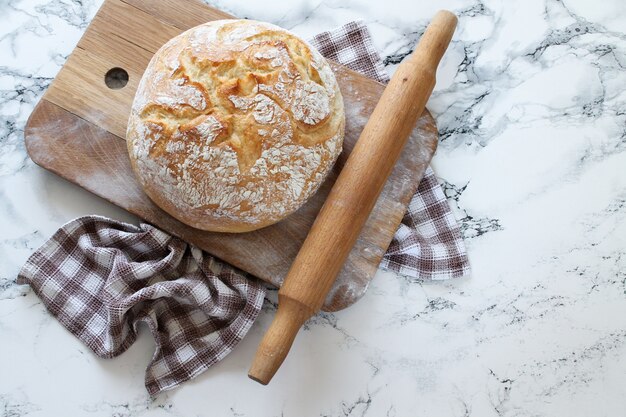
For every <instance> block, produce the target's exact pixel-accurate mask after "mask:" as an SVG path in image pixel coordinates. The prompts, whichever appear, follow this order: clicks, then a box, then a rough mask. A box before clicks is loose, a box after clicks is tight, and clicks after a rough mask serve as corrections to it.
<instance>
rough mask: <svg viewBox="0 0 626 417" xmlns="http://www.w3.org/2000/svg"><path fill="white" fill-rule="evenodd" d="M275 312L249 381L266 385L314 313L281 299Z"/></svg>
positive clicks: (291, 301)
mask: <svg viewBox="0 0 626 417" xmlns="http://www.w3.org/2000/svg"><path fill="white" fill-rule="evenodd" d="M278 300H279V301H278V311H277V312H276V315H275V316H274V320H273V321H272V324H271V325H270V327H269V329H268V330H267V333H265V336H263V340H261V344H260V345H259V348H258V349H257V352H256V356H255V357H254V362H253V363H252V367H251V368H250V370H249V371H248V377H250V379H252V380H254V381H256V382H259V383H261V384H263V385H267V384H268V383H269V382H270V380H271V379H272V377H273V376H274V374H275V373H276V371H277V370H278V368H280V365H282V363H283V361H284V360H285V357H286V356H287V353H289V349H291V345H292V344H293V341H294V339H295V338H296V335H297V334H298V330H300V328H301V327H302V325H303V324H304V322H306V321H307V320H308V319H309V318H310V317H311V316H312V315H313V314H314V313H315V312H314V311H313V310H311V309H310V308H309V307H307V306H305V305H304V304H302V303H300V302H299V301H297V300H294V299H292V298H289V297H285V296H283V295H280V294H279V296H278Z"/></svg>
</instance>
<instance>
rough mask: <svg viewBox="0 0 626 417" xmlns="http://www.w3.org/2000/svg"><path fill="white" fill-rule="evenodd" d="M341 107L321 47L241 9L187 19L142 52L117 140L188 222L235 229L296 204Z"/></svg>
mask: <svg viewBox="0 0 626 417" xmlns="http://www.w3.org/2000/svg"><path fill="white" fill-rule="evenodd" d="M344 124H345V116H344V109H343V101H342V98H341V93H340V92H339V87H338V86H337V82H336V80H335V78H334V75H333V74H332V71H331V70H330V67H329V66H328V63H327V62H326V61H325V60H324V58H322V57H321V55H320V54H319V53H318V52H317V51H315V50H313V49H312V48H311V47H310V46H309V45H307V44H306V43H305V42H303V41H302V40H300V39H299V38H298V37H296V36H295V35H293V34H291V33H289V32H287V31H285V30H283V29H280V28H278V27H276V26H273V25H270V24H267V23H261V22H255V21H249V20H221V21H215V22H210V23H207V24H204V25H200V26H197V27H195V28H193V29H190V30H188V31H187V32H185V33H183V34H181V35H179V36H177V37H175V38H174V39H172V40H170V41H169V42H168V43H167V44H165V45H164V46H163V47H162V48H161V49H160V50H159V51H158V52H157V53H156V54H155V55H154V57H153V58H152V61H151V62H150V64H149V65H148V68H147V69H146V72H145V73H144V76H143V78H142V80H141V82H140V85H139V88H138V90H137V93H136V96H135V101H134V103H133V107H132V111H131V115H130V119H129V124H128V131H127V143H128V150H129V154H130V159H131V164H132V166H133V169H134V171H135V173H136V174H137V177H138V178H139V181H140V182H141V184H142V186H143V187H144V190H145V191H146V193H147V194H148V196H150V198H151V199H152V200H153V201H154V202H155V203H156V204H157V205H159V206H160V207H161V208H163V209H164V210H165V211H167V212H168V213H169V214H171V215H172V216H174V217H176V218H177V219H179V220H181V221H182V222H184V223H186V224H189V225H191V226H194V227H197V228H199V229H204V230H210V231H222V232H244V231H250V230H255V229H258V228H261V227H264V226H268V225H270V224H273V223H275V222H277V221H279V220H281V219H282V218H284V217H286V216H287V215H289V214H290V213H292V212H294V211H295V210H297V209H298V208H299V207H300V206H301V205H302V204H303V203H304V202H305V201H306V200H307V199H308V198H309V197H310V196H311V195H312V194H313V193H314V192H315V191H316V190H317V188H318V187H319V185H320V184H321V182H322V181H323V180H324V178H325V177H326V175H327V174H328V172H329V171H330V169H331V168H332V165H333V163H334V162H335V160H336V158H337V156H338V155H339V153H340V152H341V145H342V141H343V130H344Z"/></svg>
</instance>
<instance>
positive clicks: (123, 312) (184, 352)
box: [18, 216, 265, 395]
mask: <svg viewBox="0 0 626 417" xmlns="http://www.w3.org/2000/svg"><path fill="white" fill-rule="evenodd" d="M18 283H21V284H29V285H30V286H31V287H32V288H33V290H34V292H35V293H36V294H37V295H38V296H39V298H41V300H42V302H43V303H44V305H45V306H46V308H47V309H48V310H49V311H50V313H51V314H52V315H53V316H54V317H55V318H56V319H57V320H58V321H59V322H60V323H61V324H62V325H63V326H65V327H66V328H67V329H68V330H69V331H70V332H71V333H73V334H74V335H75V336H76V337H77V338H78V339H80V340H81V341H82V342H83V343H84V344H86V345H87V346H88V347H89V348H90V349H91V350H93V351H94V353H96V354H97V355H98V356H100V357H103V358H112V357H115V356H117V355H119V354H121V353H122V352H124V351H125V350H126V349H128V348H129V347H130V345H132V344H133V342H134V341H135V339H136V337H137V326H138V324H139V323H140V322H145V323H146V324H147V325H148V327H149V328H150V330H151V332H152V336H153V337H154V339H155V341H156V345H157V349H156V352H155V354H154V357H153V359H152V361H151V362H150V364H149V366H148V369H147V371H146V388H147V389H148V391H149V392H150V393H151V394H153V395H154V394H157V393H158V392H160V391H163V390H166V389H169V388H172V387H174V386H176V385H178V384H179V383H181V382H183V381H186V380H188V379H190V378H193V377H194V376H196V375H198V374H199V373H201V372H202V371H204V370H206V369H208V368H209V367H210V366H211V365H213V364H214V363H216V362H218V361H219V360H221V359H222V358H224V357H225V356H226V355H227V354H228V353H229V352H230V351H231V350H232V349H233V348H234V347H235V346H236V345H237V343H239V341H240V340H241V339H242V338H243V336H245V334H246V333H247V332H248V330H249V328H250V326H251V325H252V323H254V320H255V319H256V317H257V316H258V314H259V311H260V309H261V306H262V304H263V299H264V295H265V288H264V286H263V285H262V284H261V283H260V282H259V281H258V280H256V279H254V278H251V277H246V276H245V274H243V273H242V272H241V271H238V270H236V269H234V268H232V267H230V266H228V265H226V264H224V263H223V262H221V261H218V260H216V259H215V258H213V257H212V256H210V255H208V254H206V253H204V252H202V251H201V250H199V249H197V248H195V247H193V246H191V245H189V244H187V243H185V242H184V241H182V240H181V239H178V238H175V237H172V236H169V235H168V234H166V233H164V232H162V231H160V230H158V229H156V228H154V227H152V226H150V225H147V224H142V225H140V226H139V227H136V226H133V225H130V224H126V223H121V222H117V221H114V220H111V219H107V218H104V217H99V216H87V217H81V218H78V219H75V220H72V221H71V222H69V223H67V224H65V225H64V226H63V227H61V228H60V229H59V230H58V231H57V232H56V233H55V234H54V235H53V236H52V237H51V238H50V240H48V242H46V243H45V244H44V245H43V246H42V247H41V248H39V249H38V250H37V251H35V253H33V254H32V255H31V256H30V258H29V259H28V260H27V261H26V264H25V265H24V266H23V268H22V270H21V271H20V274H19V276H18Z"/></svg>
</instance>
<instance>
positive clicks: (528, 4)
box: [0, 0, 626, 417]
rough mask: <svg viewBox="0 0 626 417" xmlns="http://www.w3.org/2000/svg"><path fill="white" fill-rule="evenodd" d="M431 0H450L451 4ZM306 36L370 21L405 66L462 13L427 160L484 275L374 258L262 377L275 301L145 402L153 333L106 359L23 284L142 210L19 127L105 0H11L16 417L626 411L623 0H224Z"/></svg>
mask: <svg viewBox="0 0 626 417" xmlns="http://www.w3.org/2000/svg"><path fill="white" fill-rule="evenodd" d="M435 3H436V4H435ZM213 4H214V5H215V6H217V7H220V8H222V9H224V10H226V11H229V12H231V13H233V14H235V15H238V16H241V17H249V18H255V19H259V20H267V21H270V22H273V23H276V24H278V25H281V26H283V27H286V28H289V29H292V30H294V31H295V32H296V33H298V34H300V35H302V36H303V37H310V36H311V35H313V34H315V33H317V32H320V31H323V30H327V29H331V28H334V27H336V26H338V25H340V24H342V23H345V22H347V21H349V20H353V19H359V18H360V19H364V20H365V22H366V23H367V25H368V27H369V28H370V29H371V31H372V33H373V37H374V43H375V46H376V47H377V48H379V50H380V51H381V53H382V54H383V56H385V62H386V63H387V64H388V67H389V69H390V70H393V67H394V64H395V63H397V62H399V61H400V60H401V59H402V57H404V56H405V54H406V53H407V52H408V51H409V49H410V48H411V47H412V45H414V43H416V41H417V39H418V36H419V33H421V31H422V30H423V28H424V26H425V24H426V22H427V19H428V18H429V17H430V16H432V15H433V14H434V12H435V11H436V9H438V8H449V9H451V10H453V11H455V12H456V13H457V14H458V15H459V16H460V21H459V29H458V31H457V33H456V35H455V38H454V40H453V44H452V45H451V47H450V49H449V51H448V53H447V55H446V56H445V58H444V62H443V65H442V67H441V69H440V71H439V83H438V85H437V88H436V91H435V94H434V95H433V97H432V99H431V100H430V102H429V105H428V107H429V108H430V110H431V111H432V112H433V114H434V115H435V117H436V119H437V122H438V126H439V132H440V136H441V144H440V147H439V150H438V152H437V155H436V156H435V159H434V161H433V167H434V169H435V171H436V172H437V175H438V176H439V177H440V178H441V180H442V181H443V182H444V184H445V187H446V191H447V193H448V195H449V197H450V199H451V202H452V204H453V205H454V206H455V211H456V214H457V216H458V218H459V219H460V220H461V222H462V225H463V231H464V235H465V237H466V243H467V246H468V251H469V256H470V260H471V263H472V267H473V276H472V277H471V278H469V279H463V280H458V281H454V282H448V283H444V284H422V283H419V282H411V281H410V280H407V279H403V278H400V277H397V276H395V275H393V274H390V273H382V272H381V273H379V274H378V276H377V277H376V278H375V279H374V281H373V283H372V285H371V287H370V289H369V291H368V293H367V294H366V296H365V297H364V298H363V299H362V300H361V301H359V302H358V303H357V304H356V305H354V306H353V307H351V308H349V309H347V310H345V311H342V312H339V313H336V314H324V315H322V316H319V317H317V318H315V319H314V320H312V322H311V323H310V325H309V326H307V329H306V330H305V331H303V332H301V334H300V335H299V337H298V339H297V340H296V343H295V345H294V347H293V349H292V352H291V354H290V356H289V358H288V359H287V361H286V363H285V364H284V366H283V367H282V369H281V370H280V371H279V373H278V374H277V376H276V377H275V379H274V380H273V381H272V383H271V384H270V385H269V386H267V387H263V386H261V385H259V384H257V383H254V382H252V381H251V380H249V379H248V378H247V377H246V371H247V368H248V365H249V363H250V360H251V358H252V356H253V353H254V350H255V348H256V346H257V344H258V342H259V340H260V338H261V336H262V333H263V329H265V328H266V327H267V326H268V325H269V320H270V319H271V312H269V311H264V312H263V313H262V314H261V317H260V319H259V320H258V322H257V323H256V324H255V326H254V328H253V329H252V330H251V332H250V334H249V335H248V337H246V338H245V340H244V341H243V342H242V343H241V344H240V345H239V346H238V348H237V349H235V351H234V352H233V353H232V354H231V355H230V356H228V357H227V358H226V359H225V360H223V361H222V362H221V363H219V364H218V365H216V366H215V367H213V368H211V369H210V370H209V371H207V372H206V373H204V374H203V375H202V376H200V377H199V378H197V379H196V380H194V381H192V382H189V383H187V384H185V385H184V386H182V387H181V388H179V389H177V390H174V391H171V392H168V393H165V394H162V395H161V396H159V397H158V398H157V399H156V400H155V401H151V400H150V398H149V397H148V395H147V393H146V391H145V389H144V386H143V377H144V375H143V374H144V370H145V367H146V365H147V363H148V361H149V360H150V357H151V354H152V351H153V348H154V345H153V342H152V340H151V337H150V335H149V333H148V332H147V331H146V330H145V329H144V331H142V332H141V335H140V338H139V340H138V342H137V343H136V344H135V345H133V346H132V348H131V349H130V350H129V351H128V352H126V353H124V354H123V355H122V356H120V357H118V358H116V359H112V360H103V359H99V358H97V357H96V356H95V355H94V354H93V353H91V351H89V350H88V348H86V347H85V346H83V345H82V344H81V343H80V342H78V341H77V340H76V339H75V338H74V337H73V336H71V335H70V334H69V333H68V332H67V331H65V330H64V329H63V328H62V327H61V326H60V325H59V324H58V323H57V322H56V321H55V320H54V319H53V318H51V317H50V316H49V315H48V314H47V313H46V311H45V310H44V308H43V306H42V305H41V303H40V302H39V300H38V298H37V297H36V296H34V295H33V294H32V293H31V292H30V291H29V290H28V288H27V287H23V286H18V285H16V284H15V282H14V279H15V276H16V274H17V271H18V269H19V267H20V266H21V264H22V263H23V262H24V261H25V259H26V257H27V256H28V255H29V254H30V253H31V252H32V251H33V250H34V249H35V248H37V247H38V246H39V245H40V244H41V243H42V242H43V241H44V240H45V239H46V238H47V237H48V236H49V235H50V234H51V233H52V232H53V231H54V230H56V228H57V227H59V226H60V225H61V224H62V223H64V222H65V221H67V220H70V219H72V218H74V217H77V216H80V215H83V214H93V213H97V214H103V215H106V216H110V217H113V218H116V219H121V220H129V221H135V219H133V218H132V217H131V216H130V215H128V214H127V213H125V212H123V211H122V210H120V209H117V208H115V207H113V206H111V205H109V204H107V203H105V202H104V201H102V200H101V199H99V198H97V197H95V196H92V195H90V194H89V193H87V192H86V191H83V190H81V189H80V188H78V187H76V186H74V185H72V184H69V183H67V182H65V181H64V180H62V179H60V178H58V177H56V176H55V175H53V174H51V173H48V172H46V171H44V170H42V169H40V168H38V167H37V166H35V165H34V164H33V163H32V162H31V161H30V160H29V159H28V157H27V155H26V152H25V150H24V144H23V128H24V124H25V122H26V119H27V117H28V115H29V114H30V112H31V110H32V108H33V106H34V105H35V104H36V102H37V100H38V99H39V98H40V97H41V95H42V93H43V92H44V90H45V88H46V87H47V86H48V84H49V83H50V81H51V80H52V79H53V78H54V76H55V74H56V73H57V71H58V70H59V69H60V67H61V65H63V62H64V61H65V59H66V58H67V56H68V55H69V54H70V52H71V51H72V49H73V48H74V46H75V44H76V42H77V41H78V39H79V37H80V36H81V34H82V33H83V31H84V30H85V28H86V26H87V25H88V24H89V21H90V19H91V18H92V17H93V15H94V14H95V12H96V10H97V8H98V7H99V5H100V0H82V1H81V0H3V1H2V2H0V90H1V98H0V100H1V105H0V414H1V415H2V416H12V417H13V416H78V415H87V416H131V415H132V416H140V415H163V416H165V415H167V416H170V415H171V416H200V415H210V416H257V417H258V416H299V417H304V416H400V417H403V416H421V415H423V416H481V417H485V416H492V415H503V416H543V415H545V416H569V417H571V416H591V415H593V416H624V413H626V34H625V33H626V3H624V2H623V0H608V1H604V2H591V1H589V0H560V1H559V0H530V1H524V2H509V1H504V0H500V1H498V0H486V1H481V0H446V1H443V2H429V3H427V2H417V1H411V0H402V1H396V2H392V1H387V2H382V1H378V2H374V1H366V0H348V1H342V2H340V1H334V0H292V1H289V2H286V1H285V2H280V1H277V0H272V1H263V2H255V1H249V0H230V1H227V0H219V1H215V2H214V3H213Z"/></svg>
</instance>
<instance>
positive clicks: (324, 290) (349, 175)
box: [248, 11, 457, 384]
mask: <svg viewBox="0 0 626 417" xmlns="http://www.w3.org/2000/svg"><path fill="white" fill-rule="evenodd" d="M456 21H457V19H456V16H454V14H452V13H450V12H448V11H440V12H438V13H437V14H436V15H435V17H434V18H433V20H432V22H431V24H430V25H429V26H428V28H427V29H426V32H425V33H424V35H423V36H422V39H421V40H420V42H419V44H418V45H417V47H416V48H415V51H414V52H413V54H412V56H410V57H409V58H408V59H406V60H405V62H403V63H402V64H401V65H400V66H399V67H398V69H397V70H396V73H395V74H394V76H393V78H392V79H391V81H390V82H389V84H388V85H387V88H386V89H385V91H384V92H383V95H382V96H381V98H380V101H379V102H378V104H377V105H376V108H375V109H374V112H373V113H372V115H371V117H370V119H369V120H368V122H367V124H366V125H365V128H364V129H363V131H362V132H361V136H360V137H359V140H358V141H357V143H356V145H355V147H354V149H353V150H352V153H351V154H350V156H349V157H348V160H347V161H346V164H345V165H344V167H343V169H342V170H341V173H340V174H339V177H338V178H337V181H336V182H335V185H334V186H333V188H332V190H331V192H330V194H329V195H328V198H327V199H326V202H325V203H324V206H323V207H322V210H321V211H320V213H319V214H318V216H317V218H316V219H315V223H314V224H313V227H312V228H311V230H310V231H309V234H308V236H307V238H306V240H305V241H304V244H303V245H302V248H301V249H300V252H298V256H297V257H296V259H295V261H294V262H293V264H292V266H291V269H290V270H289V273H288V274H287V277H286V278H285V281H284V284H283V286H282V287H281V289H280V291H279V293H278V294H279V304H278V311H277V314H276V317H275V319H274V321H273V322H272V324H271V326H270V328H269V330H268V331H267V333H266V334H265V337H264V338H263V340H262V341H261V344H260V345H259V348H258V350H257V353H256V356H255V358H254V362H253V364H252V366H251V368H250V371H249V372H248V375H249V376H250V378H252V379H254V380H255V381H258V382H260V383H262V384H267V383H268V382H269V381H270V379H271V378H272V377H273V375H274V373H275V372H276V371H277V370H278V368H279V367H280V365H281V364H282V362H283V360H284V359H285V357H286V355H287V353H288V351H289V349H290V347H291V344H292V343H293V340H294V339H295V337H296V334H297V332H298V330H299V329H300V327H301V326H302V325H303V324H304V322H305V321H306V320H307V319H308V318H309V317H311V316H312V315H313V314H315V313H316V312H317V311H319V309H320V308H321V306H322V303H323V302H324V299H325V297H326V294H328V291H329V290H330V288H331V287H332V285H333V283H334V281H335V278H336V277H337V274H338V273H339V271H340V270H341V268H342V267H343V265H344V262H345V260H346V257H347V256H348V254H349V253H350V250H351V249H352V247H353V246H354V244H355V242H356V240H357V238H358V236H359V234H360V232H361V229H362V227H363V225H364V224H365V222H366V220H367V218H368V217H369V215H370V212H371V211H372V208H373V207H374V204H375V203H376V200H377V199H378V196H379V195H380V192H381V191H382V189H383V186H384V185H385V182H386V181H387V178H388V177H389V175H390V174H391V171H392V169H393V167H394V165H395V163H396V161H397V160H398V158H399V156H400V153H401V152H402V149H403V148H404V145H405V143H406V142H407V140H408V137H409V135H410V133H411V131H412V130H413V127H414V126H415V123H416V122H417V119H418V118H419V117H420V115H421V114H422V112H423V111H424V107H425V105H426V101H427V100H428V98H429V97H430V94H431V93H432V91H433V88H434V86H435V73H436V71H437V66H438V65H439V61H440V60H441V57H442V56H443V54H444V52H445V50H446V48H447V46H448V44H449V43H450V40H451V38H452V34H453V33H454V29H455V28H456Z"/></svg>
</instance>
